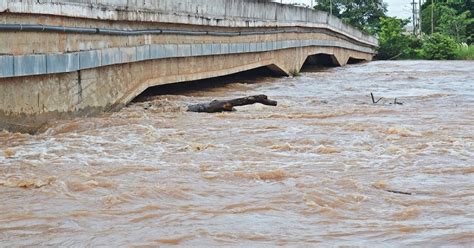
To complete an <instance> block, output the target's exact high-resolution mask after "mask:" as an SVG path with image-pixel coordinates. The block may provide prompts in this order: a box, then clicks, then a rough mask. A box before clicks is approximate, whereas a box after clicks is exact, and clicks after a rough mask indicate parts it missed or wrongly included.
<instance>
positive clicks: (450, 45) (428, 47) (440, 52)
mask: <svg viewBox="0 0 474 248" xmlns="http://www.w3.org/2000/svg"><path fill="white" fill-rule="evenodd" d="M456 48H457V44H456V41H455V40H454V39H453V38H451V37H449V36H447V35H444V34H440V33H434V34H433V35H432V36H428V37H427V38H426V39H425V40H424V41H423V45H422V49H421V53H422V56H423V58H425V59H432V60H443V59H454V57H455V51H456Z"/></svg>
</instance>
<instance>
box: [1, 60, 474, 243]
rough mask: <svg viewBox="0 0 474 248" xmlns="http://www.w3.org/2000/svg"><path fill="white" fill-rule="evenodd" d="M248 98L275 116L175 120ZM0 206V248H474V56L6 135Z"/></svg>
mask: <svg viewBox="0 0 474 248" xmlns="http://www.w3.org/2000/svg"><path fill="white" fill-rule="evenodd" d="M223 80H224V79H223ZM370 92H373V93H374V95H375V98H376V100H377V99H378V98H380V97H383V99H382V100H380V102H378V103H377V104H372V100H371V97H370ZM254 94H266V95H268V96H269V97H270V98H271V99H275V100H278V101H279V106H278V107H271V106H263V105H252V106H245V107H240V108H239V109H238V111H237V112H231V113H219V114H198V113H187V112H185V107H186V105H187V104H190V103H201V102H208V101H211V100H213V99H227V98H234V97H241V96H248V95H254ZM394 98H397V102H400V103H403V105H399V104H393V103H394V102H395V99H394ZM0 202H1V203H0V246H1V247H18V246H33V247H37V246H60V247H71V246H72V247H77V246H79V247H83V246H90V247H96V246H112V247H116V246H126V247H136V246H160V245H164V246H167V245H179V246H205V247H207V246H221V245H222V246H299V247H308V246H345V245H351V246H373V245H376V246H431V247H432V246H461V247H463V246H464V247H472V246H473V244H474V62H461V61H447V62H427V61H397V62H371V63H366V64H357V65H351V66H347V67H343V68H331V69H325V70H314V69H311V70H309V71H307V72H304V73H302V75H301V76H300V77H296V78H272V77H265V78H260V79H257V80H242V81H241V82H239V83H233V84H226V85H223V86H221V87H215V88H209V89H205V90H193V91H188V92H185V93H183V94H179V95H161V96H154V97H151V98H150V99H149V101H146V102H135V103H132V104H131V105H130V106H128V107H127V108H125V109H123V110H122V111H120V112H117V113H111V114H104V115H103V116H100V117H96V118H80V119H75V120H67V121H59V122H55V123H52V124H51V125H50V126H49V127H48V128H47V130H45V132H43V133H41V134H38V135H28V134H19V133H9V132H6V131H3V132H0Z"/></svg>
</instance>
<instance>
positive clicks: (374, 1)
mask: <svg viewBox="0 0 474 248" xmlns="http://www.w3.org/2000/svg"><path fill="white" fill-rule="evenodd" d="M331 2H332V13H333V15H334V16H336V17H339V18H340V19H341V20H342V21H343V22H345V23H348V24H351V25H352V26H355V27H357V28H359V29H362V30H364V31H366V32H368V33H370V34H375V33H377V31H378V29H379V27H380V18H381V17H384V16H385V13H386V12H387V4H385V3H384V2H383V1H382V0H319V1H316V5H315V7H314V8H315V9H317V10H322V11H326V12H330V11H331Z"/></svg>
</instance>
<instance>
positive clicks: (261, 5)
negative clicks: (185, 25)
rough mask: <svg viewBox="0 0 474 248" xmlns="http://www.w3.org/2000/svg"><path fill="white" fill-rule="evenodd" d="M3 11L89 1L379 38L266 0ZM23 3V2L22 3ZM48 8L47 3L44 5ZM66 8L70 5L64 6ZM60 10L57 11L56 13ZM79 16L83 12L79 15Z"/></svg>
mask: <svg viewBox="0 0 474 248" xmlns="http://www.w3.org/2000/svg"><path fill="white" fill-rule="evenodd" d="M0 2H1V3H0V12H2V11H5V10H7V9H9V8H10V7H16V8H15V9H17V10H18V9H20V10H21V12H22V13H48V9H41V10H40V9H39V8H38V7H34V8H33V7H31V8H28V6H33V5H41V4H57V5H63V6H64V5H88V6H100V7H106V8H111V9H112V10H113V9H114V8H115V9H121V10H127V11H145V12H156V13H163V14H173V15H186V16H203V17H209V18H213V19H217V20H226V19H235V20H240V21H242V20H243V21H261V22H269V23H276V24H277V25H280V24H281V25H285V24H287V25H295V24H298V25H307V24H321V25H328V26H329V27H330V28H333V29H335V30H336V31H341V32H343V33H346V34H348V35H350V36H353V37H355V38H357V39H359V40H360V41H364V42H367V43H370V44H373V45H377V44H378V42H377V39H376V38H375V37H373V36H370V35H367V34H365V33H362V32H361V31H360V30H357V29H356V28H354V27H352V26H350V25H347V24H345V23H343V22H342V21H341V20H340V19H338V18H337V17H334V16H330V15H329V14H328V13H326V12H322V11H316V10H311V9H308V8H303V7H297V6H291V5H282V4H279V3H274V2H270V1H265V0H1V1H0ZM20 5H21V6H20ZM45 8H46V7H45ZM65 9H67V8H65ZM54 14H57V13H54ZM79 16H80V15H79Z"/></svg>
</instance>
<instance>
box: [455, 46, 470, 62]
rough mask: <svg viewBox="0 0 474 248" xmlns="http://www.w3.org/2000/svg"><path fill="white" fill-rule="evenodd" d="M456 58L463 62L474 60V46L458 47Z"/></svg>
mask: <svg viewBox="0 0 474 248" xmlns="http://www.w3.org/2000/svg"><path fill="white" fill-rule="evenodd" d="M454 54H455V58H456V59H461V60H474V45H470V46H463V45H458V46H457V47H456V50H455V51H454Z"/></svg>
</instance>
